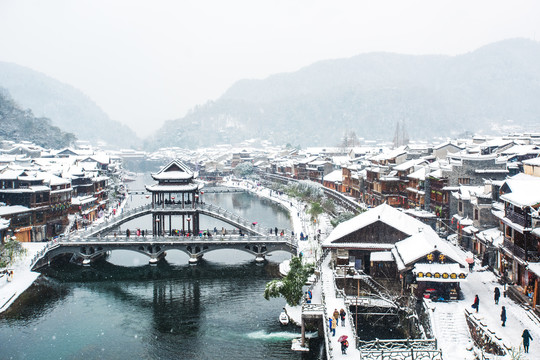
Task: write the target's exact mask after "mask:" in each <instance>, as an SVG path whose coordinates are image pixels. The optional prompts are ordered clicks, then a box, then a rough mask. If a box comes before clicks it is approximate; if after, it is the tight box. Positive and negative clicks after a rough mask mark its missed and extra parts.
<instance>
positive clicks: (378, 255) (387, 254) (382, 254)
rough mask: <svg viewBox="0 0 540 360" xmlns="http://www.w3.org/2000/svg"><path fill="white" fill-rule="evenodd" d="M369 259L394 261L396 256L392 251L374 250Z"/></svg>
mask: <svg viewBox="0 0 540 360" xmlns="http://www.w3.org/2000/svg"><path fill="white" fill-rule="evenodd" d="M369 260H370V261H375V262H391V261H394V256H393V255H392V252H391V251H374V252H372V253H371V254H370V258H369Z"/></svg>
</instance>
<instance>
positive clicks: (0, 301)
mask: <svg viewBox="0 0 540 360" xmlns="http://www.w3.org/2000/svg"><path fill="white" fill-rule="evenodd" d="M22 246H23V247H24V248H25V249H26V254H25V255H24V256H23V257H21V258H19V259H18V260H16V261H15V263H14V264H13V265H12V266H10V267H9V269H12V270H13V280H12V281H9V282H8V281H7V276H3V277H0V312H3V311H5V310H7V309H8V308H9V306H10V305H11V304H12V303H13V302H14V301H15V300H17V298H18V297H19V295H21V294H22V293H23V292H24V291H25V290H26V289H28V288H29V287H30V285H32V283H33V282H34V281H35V280H36V279H37V278H38V276H39V275H40V274H39V273H38V272H34V271H31V270H30V266H31V262H32V259H33V258H34V256H35V255H36V254H37V253H39V252H41V251H42V250H43V249H44V248H45V247H46V246H47V243H45V242H36V243H22Z"/></svg>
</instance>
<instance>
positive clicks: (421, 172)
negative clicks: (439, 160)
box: [394, 167, 426, 181]
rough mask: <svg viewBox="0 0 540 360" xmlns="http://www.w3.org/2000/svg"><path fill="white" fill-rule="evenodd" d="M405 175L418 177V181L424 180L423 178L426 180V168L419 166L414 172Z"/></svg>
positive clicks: (411, 177)
mask: <svg viewBox="0 0 540 360" xmlns="http://www.w3.org/2000/svg"><path fill="white" fill-rule="evenodd" d="M394 169H395V168H394ZM407 177H408V178H409V179H418V180H420V181H424V180H426V168H425V167H423V168H420V169H418V170H416V171H415V172H413V173H411V174H409V175H407Z"/></svg>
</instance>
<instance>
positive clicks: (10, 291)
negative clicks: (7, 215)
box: [0, 193, 128, 313]
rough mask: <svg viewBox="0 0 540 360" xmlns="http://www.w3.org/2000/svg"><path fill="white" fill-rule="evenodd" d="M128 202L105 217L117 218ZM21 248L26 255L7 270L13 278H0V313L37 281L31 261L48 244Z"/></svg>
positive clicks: (27, 243) (96, 222)
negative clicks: (9, 270)
mask: <svg viewBox="0 0 540 360" xmlns="http://www.w3.org/2000/svg"><path fill="white" fill-rule="evenodd" d="M127 201H128V196H127V193H126V196H125V197H124V200H123V201H122V203H120V204H119V207H118V210H117V211H116V214H114V213H113V212H112V210H110V211H109V213H108V214H107V216H119V215H120V214H121V213H122V211H123V209H124V207H126V204H127ZM105 218H106V217H105V216H103V217H101V218H99V219H97V220H96V221H94V222H93V223H92V224H91V225H90V226H95V225H98V224H99V223H101V222H103V221H105ZM85 230H86V229H85V228H82V229H78V230H74V231H73V232H72V233H73V234H76V233H83V232H84V231H85ZM21 244H22V246H23V248H24V249H25V250H26V253H25V254H24V255H23V256H21V257H20V258H19V259H17V260H16V261H15V263H14V264H13V265H12V266H11V267H9V268H8V269H11V270H13V278H11V279H10V281H8V277H7V275H5V276H2V277H0V313H2V312H4V311H6V310H7V309H9V307H10V306H11V304H13V303H14V302H15V300H17V298H18V297H19V296H20V295H21V294H22V293H24V292H25V291H26V289H28V288H29V287H30V286H31V285H32V284H33V283H34V281H36V280H37V278H38V277H39V275H40V273H38V272H35V271H32V270H31V266H32V260H33V259H34V257H35V256H36V255H37V254H39V253H40V252H42V251H43V250H44V249H45V248H46V247H47V245H48V244H49V243H48V242H25V243H21Z"/></svg>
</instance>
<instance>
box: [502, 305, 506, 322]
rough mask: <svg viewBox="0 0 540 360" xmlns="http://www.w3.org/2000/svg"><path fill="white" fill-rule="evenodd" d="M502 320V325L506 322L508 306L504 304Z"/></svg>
mask: <svg viewBox="0 0 540 360" xmlns="http://www.w3.org/2000/svg"><path fill="white" fill-rule="evenodd" d="M501 321H502V326H504V325H505V323H506V308H505V307H504V306H503V307H502V310H501Z"/></svg>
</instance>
